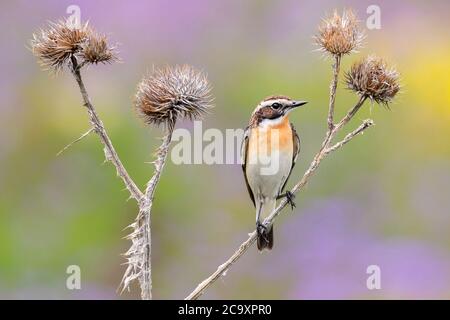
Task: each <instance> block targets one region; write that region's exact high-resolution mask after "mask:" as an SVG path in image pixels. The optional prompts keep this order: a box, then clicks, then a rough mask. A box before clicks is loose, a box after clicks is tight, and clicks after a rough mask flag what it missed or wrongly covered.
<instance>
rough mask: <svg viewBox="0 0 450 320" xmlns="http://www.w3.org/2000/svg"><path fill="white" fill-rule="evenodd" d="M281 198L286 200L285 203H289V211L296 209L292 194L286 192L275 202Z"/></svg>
mask: <svg viewBox="0 0 450 320" xmlns="http://www.w3.org/2000/svg"><path fill="white" fill-rule="evenodd" d="M281 198H286V200H287V203H289V205H290V206H291V209H292V210H294V208H295V207H296V206H295V202H294V199H295V195H294V194H293V193H292V192H290V191H286V193H284V194H282V195H279V196H278V197H277V200H278V199H281Z"/></svg>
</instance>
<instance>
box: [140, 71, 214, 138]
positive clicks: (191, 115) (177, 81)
mask: <svg viewBox="0 0 450 320" xmlns="http://www.w3.org/2000/svg"><path fill="white" fill-rule="evenodd" d="M210 92H211V87H210V85H209V83H208V80H207V78H206V75H205V74H203V73H202V72H199V71H197V70H195V69H194V68H193V67H191V66H188V65H184V66H175V67H165V68H161V69H156V70H154V71H153V73H152V74H150V75H149V76H147V77H144V79H143V80H142V81H141V82H140V83H139V85H138V90H137V93H136V99H135V105H136V108H137V110H138V112H139V113H140V114H141V115H142V116H143V119H144V121H145V122H146V123H148V124H155V125H161V124H162V125H165V126H167V127H168V128H170V129H173V128H174V126H175V122H176V121H177V119H178V118H182V117H185V118H188V119H189V120H193V119H200V118H202V116H203V115H204V114H205V113H207V111H208V110H209V109H210V108H212V98H211V94H210Z"/></svg>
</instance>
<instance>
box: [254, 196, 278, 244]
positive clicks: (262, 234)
mask: <svg viewBox="0 0 450 320" xmlns="http://www.w3.org/2000/svg"><path fill="white" fill-rule="evenodd" d="M275 207H276V201H275V200H274V201H268V202H266V203H264V204H263V205H262V208H261V213H260V216H259V217H257V218H259V221H261V220H263V219H264V218H266V217H268V216H269V215H270V214H271V213H272V212H273V210H275ZM256 232H257V233H258V235H257V236H258V237H257V241H256V244H257V246H258V250H259V251H262V250H264V249H267V250H271V249H272V247H273V225H272V226H270V227H269V228H267V229H264V228H256Z"/></svg>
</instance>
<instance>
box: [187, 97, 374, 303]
mask: <svg viewBox="0 0 450 320" xmlns="http://www.w3.org/2000/svg"><path fill="white" fill-rule="evenodd" d="M333 100H334V99H333ZM365 100H366V97H361V98H360V99H359V100H358V102H357V103H356V105H355V106H354V107H353V108H352V109H350V111H349V112H348V113H347V115H346V116H345V117H344V118H342V120H341V121H339V123H338V124H337V125H336V126H334V125H333V127H332V129H331V130H330V129H328V131H327V134H326V136H325V139H324V141H323V143H322V146H321V148H320V150H319V151H318V152H317V154H316V155H315V156H314V159H313V161H312V162H311V164H310V165H309V168H308V170H306V172H305V173H304V174H303V177H302V178H301V180H300V181H299V182H298V183H297V184H296V185H295V186H294V187H293V188H292V190H291V193H293V194H296V193H297V192H299V191H300V190H301V189H302V188H303V187H304V186H305V185H306V184H307V182H308V181H309V179H310V178H311V177H312V176H313V174H314V173H315V171H316V170H317V168H318V167H319V165H320V163H321V161H322V160H323V159H324V157H325V156H326V155H328V154H329V153H330V152H332V151H335V150H337V149H339V148H341V147H342V146H343V145H344V144H346V143H347V142H349V141H350V140H351V139H353V138H354V137H356V136H357V135H358V134H360V133H362V132H363V131H364V130H365V129H367V128H369V127H370V126H372V125H373V121H372V120H365V121H364V122H363V124H362V125H361V126H360V127H358V128H357V129H356V130H355V131H353V132H351V133H350V134H348V135H347V136H346V137H345V138H344V139H343V140H342V141H340V142H338V143H336V144H335V145H333V146H332V147H330V145H331V141H332V139H333V137H334V136H335V135H336V134H337V132H338V131H339V130H340V129H342V128H343V127H344V126H345V125H346V124H347V123H348V122H349V121H350V120H351V119H352V118H353V116H354V115H355V114H356V112H357V111H358V110H359V109H360V108H361V106H362V105H363V104H364V102H365ZM331 107H333V108H334V102H333V104H330V108H331ZM328 114H329V116H330V115H331V119H333V115H334V109H333V110H329V113H328ZM287 204H288V201H287V199H283V200H282V201H281V203H280V204H279V206H278V207H277V208H276V209H275V210H274V211H273V212H272V213H271V214H270V215H269V216H268V217H267V218H266V219H265V220H264V222H263V224H264V226H265V227H266V228H270V226H271V225H272V224H273V222H274V221H275V219H276V218H277V216H278V215H280V213H281V210H283V208H284V207H285V206H286V205H287ZM256 236H257V235H256V231H253V232H252V233H251V234H250V235H249V237H248V239H247V240H245V241H244V242H243V243H242V244H241V245H240V246H239V248H238V249H237V250H236V251H235V252H234V253H233V254H232V255H231V257H230V258H229V259H228V260H227V261H225V262H224V263H223V264H221V265H220V266H219V267H218V268H217V270H216V271H215V272H214V273H213V274H211V275H210V276H209V277H208V278H206V279H205V280H204V281H202V282H201V283H200V284H199V285H197V287H196V288H195V289H194V291H192V292H191V293H190V294H189V295H188V296H187V297H186V298H185V300H195V299H198V298H199V297H200V296H201V295H202V294H203V293H204V292H205V290H206V289H207V288H208V287H209V286H211V285H212V284H213V283H214V282H215V281H216V280H217V279H219V278H220V277H221V276H223V275H224V274H225V273H226V271H227V270H228V269H229V268H230V267H231V266H232V265H233V264H234V263H235V262H236V261H237V260H238V259H239V258H241V257H242V256H243V255H244V254H245V253H246V251H247V250H248V248H250V247H251V246H252V244H253V243H254V242H255V240H256Z"/></svg>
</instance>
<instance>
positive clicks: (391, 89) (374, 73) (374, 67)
mask: <svg viewBox="0 0 450 320" xmlns="http://www.w3.org/2000/svg"><path fill="white" fill-rule="evenodd" d="M345 82H346V84H347V87H348V88H349V89H350V90H353V91H355V92H356V93H357V94H358V95H360V96H363V97H366V98H370V99H371V100H372V101H375V102H376V103H379V104H384V105H386V106H387V105H388V104H389V103H390V102H391V101H392V99H394V97H395V95H396V94H397V92H398V91H399V90H400V85H399V73H398V72H397V70H395V68H393V67H389V66H388V65H387V64H386V62H385V61H384V60H383V59H381V58H378V57H376V56H369V57H366V58H365V59H363V60H361V61H359V62H356V63H354V64H353V65H352V67H351V68H350V71H348V72H347V73H346V74H345Z"/></svg>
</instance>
